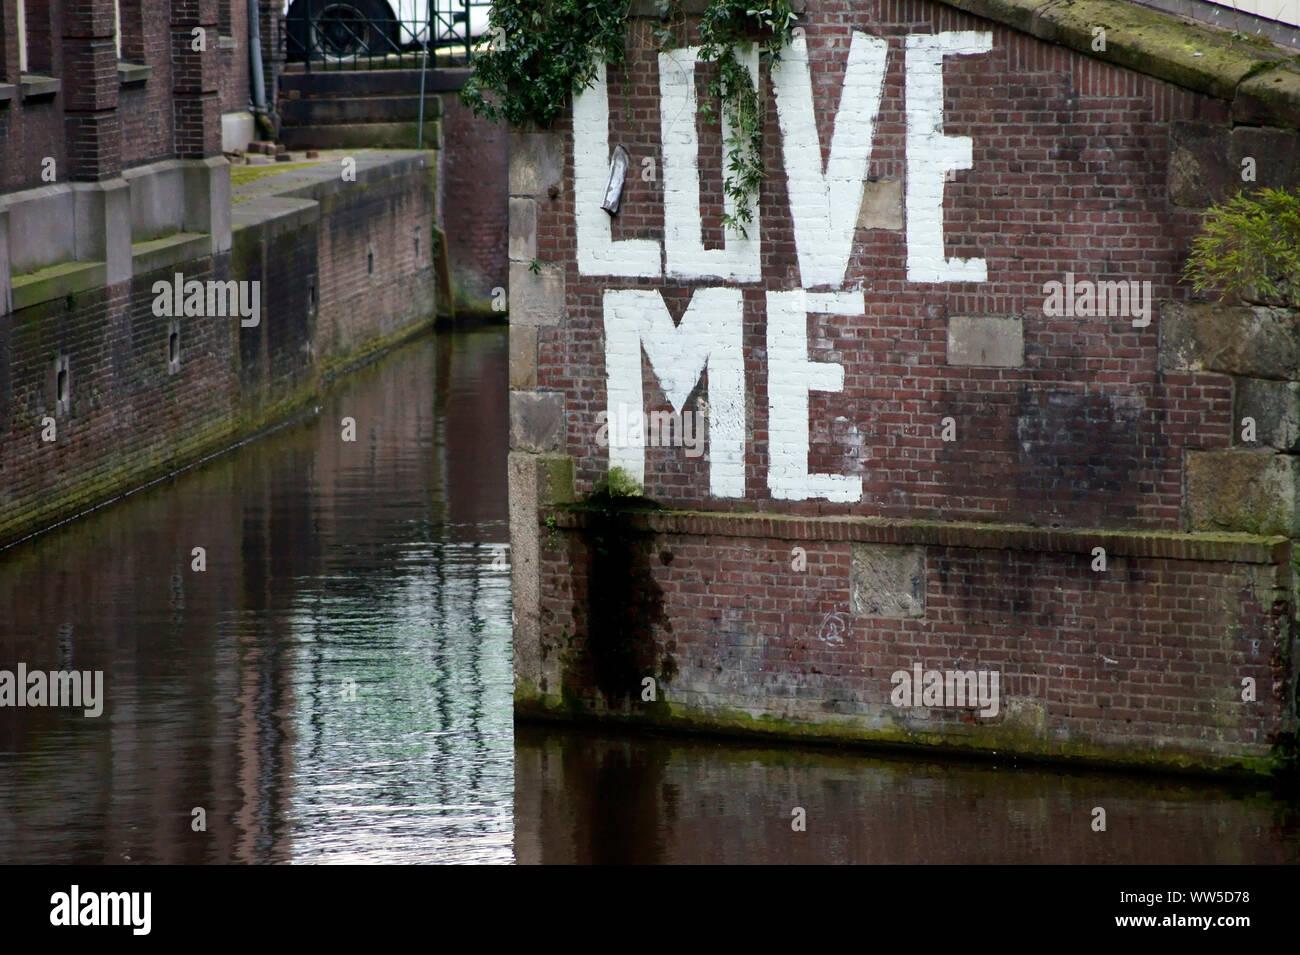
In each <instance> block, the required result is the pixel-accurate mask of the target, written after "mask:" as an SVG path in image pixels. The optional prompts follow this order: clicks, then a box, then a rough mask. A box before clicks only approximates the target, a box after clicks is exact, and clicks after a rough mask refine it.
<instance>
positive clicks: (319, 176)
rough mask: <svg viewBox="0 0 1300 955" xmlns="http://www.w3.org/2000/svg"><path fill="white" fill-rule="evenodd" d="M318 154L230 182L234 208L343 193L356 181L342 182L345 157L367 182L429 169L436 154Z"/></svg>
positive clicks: (336, 151)
mask: <svg viewBox="0 0 1300 955" xmlns="http://www.w3.org/2000/svg"><path fill="white" fill-rule="evenodd" d="M319 153H320V155H319V156H318V157H317V158H316V159H305V160H297V159H295V160H294V161H293V165H295V166H299V168H296V169H286V170H284V171H282V172H276V173H270V174H268V175H266V176H261V177H259V178H257V179H255V180H254V181H252V182H249V183H245V184H243V185H232V186H231V190H230V191H231V198H232V201H233V202H234V203H235V208H239V207H240V206H241V205H244V204H245V203H248V202H254V201H257V200H260V199H262V198H263V197H266V196H288V197H291V198H297V199H311V200H319V199H323V198H324V197H325V196H328V195H332V194H333V193H336V192H342V191H343V190H344V188H345V187H347V186H351V185H355V184H356V183H352V182H344V181H343V176H342V165H341V161H342V160H343V159H344V158H352V159H355V160H356V174H357V178H356V182H357V183H369V182H380V181H382V180H384V179H390V178H393V177H396V176H404V175H407V174H409V173H412V172H415V171H416V170H427V169H430V168H431V165H432V163H433V162H434V160H433V159H432V158H431V155H433V156H436V154H431V153H430V151H429V150H421V149H322V150H319ZM301 163H312V165H310V166H307V165H300V164H301ZM232 168H240V167H237V166H236V167H232ZM270 168H273V167H270ZM253 208H256V207H255V206H254V207H253Z"/></svg>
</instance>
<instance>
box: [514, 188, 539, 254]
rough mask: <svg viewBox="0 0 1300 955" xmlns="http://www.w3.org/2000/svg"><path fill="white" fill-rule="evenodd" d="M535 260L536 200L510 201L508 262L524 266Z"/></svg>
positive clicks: (516, 199) (515, 199)
mask: <svg viewBox="0 0 1300 955" xmlns="http://www.w3.org/2000/svg"><path fill="white" fill-rule="evenodd" d="M535 258H537V200H536V199H527V198H525V199H520V198H512V199H511V200H510V261H512V262H523V263H524V264H525V265H527V264H529V263H531V262H532V261H533V259H535Z"/></svg>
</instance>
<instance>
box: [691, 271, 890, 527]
mask: <svg viewBox="0 0 1300 955" xmlns="http://www.w3.org/2000/svg"><path fill="white" fill-rule="evenodd" d="M810 312H813V313H818V314H830V315H863V314H865V312H866V307H865V303H864V300H863V295H862V293H861V292H805V291H803V290H802V289H794V290H791V291H787V292H768V293H767V452H768V471H767V486H768V487H769V488H770V489H771V491H772V497H774V498H776V499H778V500H786V501H806V500H808V499H809V498H825V499H826V500H828V501H844V502H853V501H859V500H861V499H862V479H861V478H857V477H849V476H847V475H844V474H809V473H808V392H810V391H842V390H843V389H844V368H843V367H842V366H841V365H836V364H831V363H830V362H813V361H809V360H808V314H809V313H810ZM710 378H712V375H710Z"/></svg>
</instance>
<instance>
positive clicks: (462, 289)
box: [439, 94, 508, 313]
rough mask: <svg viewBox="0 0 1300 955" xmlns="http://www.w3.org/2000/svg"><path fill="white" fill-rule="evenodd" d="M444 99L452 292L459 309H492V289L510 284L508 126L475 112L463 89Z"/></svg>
mask: <svg viewBox="0 0 1300 955" xmlns="http://www.w3.org/2000/svg"><path fill="white" fill-rule="evenodd" d="M440 99H441V100H442V136H443V145H442V151H441V153H440V154H439V165H440V171H441V175H442V180H441V181H442V189H443V201H442V205H441V208H442V223H441V225H442V229H443V231H444V232H445V233H446V235H447V256H448V264H449V266H450V270H451V281H452V293H453V294H454V295H455V297H456V308H457V310H459V311H462V312H481V313H491V310H492V290H493V289H494V288H505V287H506V284H507V268H508V262H507V258H506V231H507V221H506V211H507V207H508V203H507V193H506V186H507V178H508V173H507V168H506V138H507V136H506V129H505V127H504V125H503V124H500V123H490V122H488V121H487V120H484V119H479V118H476V117H475V116H474V114H473V112H471V111H470V110H469V109H468V108H466V107H465V105H464V104H463V103H461V101H460V96H459V94H447V95H444V96H441V97H440Z"/></svg>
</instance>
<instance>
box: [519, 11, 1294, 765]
mask: <svg viewBox="0 0 1300 955" xmlns="http://www.w3.org/2000/svg"><path fill="white" fill-rule="evenodd" d="M642 8H644V9H642ZM698 8H699V5H698V4H696V5H694V7H692V6H691V5H689V4H688V5H687V9H688V12H689V11H690V10H692V9H694V10H696V12H698ZM634 11H640V15H638V16H634V17H633V19H632V21H631V28H630V31H629V34H628V56H629V61H628V64H627V66H626V68H623V67H620V68H619V69H618V70H612V69H611V70H610V71H609V75H608V77H607V78H606V77H604V76H603V75H602V77H601V79H600V80H599V81H598V82H597V84H596V85H595V86H594V87H593V88H592V89H590V90H588V91H586V92H584V93H583V94H582V95H581V96H580V97H578V98H577V100H575V103H574V106H573V110H572V113H571V115H569V116H568V117H566V118H564V119H563V120H562V121H560V122H559V123H557V125H556V127H555V128H554V129H553V130H548V131H529V132H519V133H516V134H515V136H514V139H513V141H512V147H511V148H512V160H511V162H512V165H511V185H510V192H511V245H510V250H511V259H512V261H511V283H510V304H511V308H510V314H511V323H512V326H511V357H512V366H511V386H512V388H513V389H514V390H513V392H512V403H511V408H512V442H513V443H512V454H511V465H510V467H511V480H512V484H511V506H512V534H513V540H514V558H513V568H514V575H515V579H514V586H515V591H514V592H515V615H516V630H515V634H516V642H515V666H516V704H517V708H518V710H519V712H521V713H523V714H526V715H535V716H547V717H556V716H566V717H579V718H592V717H595V718H604V719H624V720H630V721H634V722H651V723H659V724H663V725H674V726H680V727H684V728H691V729H707V730H724V731H728V732H745V733H775V734H779V735H786V736H798V737H823V738H832V739H842V740H853V741H860V742H873V743H878V744H886V745H932V746H941V747H952V748H960V749H967V750H977V751H999V752H1008V751H1009V752H1013V753H1019V754H1022V755H1035V756H1040V757H1048V758H1075V757H1079V758H1086V759H1094V760H1100V761H1108V762H1122V763H1129V764H1139V765H1159V766H1165V767H1178V766H1196V767H1200V768H1219V769H1222V768H1230V769H1238V770H1240V769H1246V770H1252V771H1253V770H1259V769H1261V768H1266V767H1272V766H1276V765H1277V764H1278V763H1279V762H1284V761H1285V760H1286V759H1288V758H1289V757H1288V756H1287V755H1286V754H1287V753H1288V752H1289V751H1290V750H1289V749H1288V747H1289V746H1290V745H1292V744H1291V742H1290V741H1291V740H1293V734H1294V731H1295V725H1296V695H1295V682H1296V669H1295V663H1294V660H1295V627H1294V616H1295V579H1294V577H1293V574H1292V568H1291V553H1292V550H1291V540H1292V539H1294V538H1296V537H1300V507H1298V505H1297V490H1298V489H1300V466H1298V462H1300V458H1298V457H1297V455H1296V452H1297V450H1300V448H1298V447H1297V445H1296V440H1295V435H1294V434H1293V433H1292V431H1291V430H1288V429H1289V428H1290V426H1289V425H1283V424H1282V423H1283V422H1285V421H1290V420H1292V419H1293V418H1294V419H1295V420H1300V406H1297V404H1296V395H1297V394H1298V393H1300V392H1298V391H1297V386H1296V384H1295V382H1296V380H1297V379H1298V378H1300V369H1298V368H1297V366H1296V363H1295V362H1294V361H1289V360H1287V359H1285V358H1284V357H1279V356H1281V355H1286V354H1290V353H1291V352H1290V349H1293V348H1295V347H1296V346H1297V345H1300V338H1298V337H1297V336H1298V333H1297V328H1300V321H1298V320H1297V315H1296V314H1295V312H1294V311H1287V310H1283V309H1268V308H1259V307H1251V306H1249V305H1241V306H1219V305H1215V304H1212V303H1202V302H1198V301H1196V300H1194V299H1193V297H1192V295H1191V292H1190V289H1189V288H1188V286H1187V285H1186V284H1184V283H1183V282H1181V281H1180V278H1179V273H1180V270H1181V268H1182V265H1183V262H1184V261H1185V258H1186V255H1187V251H1188V247H1189V242H1190V240H1191V238H1192V236H1193V235H1194V234H1195V232H1196V230H1197V228H1198V225H1199V222H1200V214H1201V213H1202V212H1203V211H1204V209H1205V208H1206V207H1207V206H1208V205H1209V204H1210V203H1211V202H1213V201H1214V200H1216V199H1219V198H1222V197H1223V196H1224V195H1226V194H1228V193H1229V192H1231V191H1235V190H1236V189H1237V188H1240V187H1241V185H1242V183H1243V181H1245V170H1246V169H1247V168H1249V169H1250V171H1251V175H1252V177H1253V178H1251V179H1250V180H1249V182H1251V183H1254V184H1255V185H1260V186H1262V185H1275V186H1276V185H1292V186H1294V185H1296V184H1297V183H1300V166H1297V164H1296V156H1297V155H1298V154H1300V140H1298V139H1297V135H1298V134H1297V131H1296V130H1297V127H1298V126H1300V72H1297V71H1296V70H1295V68H1294V65H1293V64H1292V63H1290V62H1289V60H1290V54H1289V51H1286V50H1283V49H1278V48H1272V47H1270V46H1268V45H1267V44H1260V43H1251V42H1244V41H1243V40H1242V39H1241V38H1234V37H1232V36H1230V35H1229V34H1227V33H1222V32H1217V31H1214V30H1211V29H1208V28H1206V27H1203V26H1198V25H1194V24H1191V23H1188V22H1185V21H1181V20H1179V19H1177V18H1175V17H1173V16H1170V15H1168V14H1165V13H1159V12H1155V11H1152V10H1150V9H1147V8H1144V7H1141V6H1138V5H1136V4H1132V3H1127V2H1120V0H1113V2H1112V0H1098V2H1096V3H1090V4H1085V5H1080V6H1078V7H1075V6H1072V5H1070V4H1055V3H1048V2H1044V0H998V2H990V0H945V2H940V0H864V2H852V3H849V2H843V0H809V2H808V3H807V5H806V9H804V10H803V13H802V16H801V17H800V20H799V25H800V28H801V31H802V32H801V35H800V36H798V37H796V39H795V42H794V44H793V45H792V46H791V47H789V48H787V51H786V53H785V55H784V56H783V58H782V62H781V66H780V68H779V70H777V71H773V72H772V73H770V74H769V73H768V72H767V71H766V70H765V71H763V72H762V73H761V74H759V75H760V97H761V98H762V101H763V103H764V104H765V107H766V114H765V115H766V120H765V127H764V163H765V167H766V176H765V178H764V180H763V185H762V192H761V197H760V201H759V205H758V211H757V214H756V217H755V220H754V224H753V226H752V227H751V230H750V235H749V236H748V237H741V236H738V235H736V234H734V233H727V232H724V229H723V227H722V220H721V216H722V213H723V212H724V210H726V209H727V206H726V204H725V203H724V198H723V194H722V189H721V186H722V170H723V168H724V167H723V148H722V139H721V135H720V129H719V126H718V124H717V122H716V121H714V122H705V121H704V120H702V119H699V118H697V110H696V103H697V101H698V100H697V97H698V96H699V95H702V91H703V83H704V78H705V76H706V75H707V70H708V68H709V67H708V66H707V65H701V64H699V63H697V62H696V59H695V57H694V56H693V55H692V53H691V51H690V49H687V47H689V44H690V43H691V42H698V41H693V40H692V38H693V37H694V36H695V33H694V32H693V31H694V28H695V27H694V23H695V21H693V20H688V23H687V25H686V27H685V28H684V31H682V32H680V34H679V36H678V37H676V38H675V41H674V43H672V44H669V45H668V46H667V47H661V46H660V45H659V43H658V41H657V40H656V39H655V37H656V35H657V34H656V31H655V30H653V29H652V27H654V26H655V23H654V21H653V19H651V18H652V17H653V16H654V11H653V10H652V8H651V6H650V5H648V4H639V5H634ZM616 144H617V145H621V146H623V147H624V148H626V150H627V151H628V154H629V163H628V169H629V172H628V174H627V177H626V181H625V183H624V185H623V193H622V197H621V205H620V207H619V209H618V213H617V215H613V216H611V215H609V214H608V213H607V212H606V211H605V210H604V209H602V208H601V205H602V201H603V200H604V196H605V188H606V182H607V176H608V170H609V160H608V157H609V156H610V150H611V149H612V148H613V147H614V146H615V145H616ZM1247 159H1249V160H1250V162H1249V163H1246V162H1245V160H1247ZM1085 288H1087V289H1088V291H1087V295H1086V300H1087V301H1088V302H1093V301H1094V294H1095V295H1101V294H1102V293H1103V291H1104V292H1105V293H1106V294H1107V295H1109V296H1111V299H1108V300H1107V301H1108V304H1107V306H1106V307H1105V308H1102V307H1100V306H1098V307H1093V306H1092V305H1088V306H1086V307H1085V306H1083V305H1080V307H1079V308H1077V309H1075V308H1073V306H1071V307H1070V308H1065V309H1063V308H1062V307H1061V298H1062V297H1065V298H1068V299H1069V300H1070V301H1071V302H1074V301H1076V298H1075V292H1076V290H1079V293H1080V297H1079V298H1078V299H1077V301H1078V302H1080V303H1082V302H1084V301H1085V297H1084V296H1083V290H1084V289H1085ZM1067 290H1068V291H1067ZM1120 291H1123V292H1124V301H1123V302H1120V301H1119V299H1118V293H1119V292H1120ZM1130 293H1131V294H1130ZM1096 301H1100V299H1097V300H1096ZM1112 305H1113V306H1115V307H1114V308H1111V306H1112ZM1247 418H1249V419H1250V420H1251V421H1252V422H1254V423H1258V422H1263V421H1269V422H1271V424H1270V425H1269V426H1266V427H1263V431H1267V432H1268V434H1267V435H1265V434H1264V433H1263V431H1261V432H1259V433H1256V432H1255V431H1254V430H1251V431H1250V432H1249V435H1250V437H1249V440H1247V439H1246V438H1244V437H1243V435H1244V434H1246V433H1247V432H1245V431H1244V430H1243V427H1242V422H1243V421H1245V420H1246V419H1247ZM629 421H631V422H632V423H631V424H630V425H629V423H628V422H629ZM692 425H693V426H694V427H693V428H692ZM656 426H657V430H655V428H656ZM683 428H685V430H684V431H683ZM673 429H675V433H674V430H673ZM620 432H622V433H620ZM683 436H685V439H684V437H683ZM700 438H703V439H704V440H703V444H702V445H700V444H699V443H697V442H698V439H700ZM613 467H620V468H622V469H623V470H624V472H626V473H627V474H629V475H630V476H631V477H632V478H633V479H635V480H637V481H639V482H642V483H643V485H644V497H645V498H646V499H649V500H651V501H653V502H655V504H656V505H657V506H656V507H655V508H650V507H645V506H642V507H639V508H638V507H634V508H630V509H628V508H624V509H621V510H620V509H615V512H613V513H611V511H610V510H609V509H608V507H607V505H606V504H605V503H603V502H602V501H600V500H597V501H596V502H595V503H593V504H591V505H589V506H586V507H577V508H570V507H567V506H566V502H568V501H570V500H572V499H573V498H574V496H577V497H579V498H582V497H584V496H585V495H587V494H588V493H590V492H592V491H593V490H594V489H596V488H597V486H598V482H600V481H601V480H602V479H604V478H605V477H606V476H607V474H608V473H609V472H610V470H611V468H613ZM954 673H955V674H961V675H962V676H961V677H959V681H960V680H965V679H966V678H967V677H966V675H970V676H971V677H975V676H978V675H980V674H985V675H988V676H989V678H990V680H991V679H992V677H993V676H994V675H996V676H997V677H998V678H999V680H1000V699H999V701H998V702H997V704H996V705H990V706H989V707H987V708H983V709H982V708H981V707H979V706H976V705H973V704H972V703H971V700H970V699H967V700H966V701H965V703H964V704H962V703H960V702H957V703H954V702H953V700H950V699H948V697H946V696H943V693H942V692H939V694H938V695H936V696H934V697H933V698H930V696H929V695H928V694H927V696H926V698H925V700H924V701H922V693H921V690H922V686H921V683H922V681H924V682H925V683H926V686H927V687H928V686H930V681H931V674H938V675H939V679H941V680H942V679H945V676H944V675H945V674H948V675H951V674H954ZM913 683H915V684H916V685H915V688H914V689H915V694H913V692H912V689H913V688H912V684H913ZM971 686H973V684H971ZM945 687H947V688H948V689H951V681H948V683H946V684H943V685H942V686H940V687H938V689H939V690H940V691H943V690H944V688H945ZM904 690H906V692H904ZM972 692H973V690H972ZM923 704H924V705H923Z"/></svg>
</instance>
